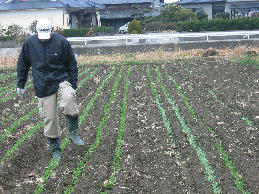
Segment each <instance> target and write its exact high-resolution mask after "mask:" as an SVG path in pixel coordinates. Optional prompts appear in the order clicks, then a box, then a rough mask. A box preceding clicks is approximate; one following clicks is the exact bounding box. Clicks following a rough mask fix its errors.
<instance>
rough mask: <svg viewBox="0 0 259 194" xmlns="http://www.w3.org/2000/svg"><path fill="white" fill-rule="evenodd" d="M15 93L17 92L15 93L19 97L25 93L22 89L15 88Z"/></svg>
mask: <svg viewBox="0 0 259 194" xmlns="http://www.w3.org/2000/svg"><path fill="white" fill-rule="evenodd" d="M16 91H17V93H18V95H19V96H23V94H24V92H25V90H24V89H22V88H17V89H16Z"/></svg>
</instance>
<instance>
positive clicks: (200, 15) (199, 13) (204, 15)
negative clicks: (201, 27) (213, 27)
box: [195, 10, 208, 20]
mask: <svg viewBox="0 0 259 194" xmlns="http://www.w3.org/2000/svg"><path fill="white" fill-rule="evenodd" d="M195 15H196V17H197V18H198V19H199V20H207V19H208V14H207V13H206V12H205V11H204V10H200V11H197V12H195Z"/></svg>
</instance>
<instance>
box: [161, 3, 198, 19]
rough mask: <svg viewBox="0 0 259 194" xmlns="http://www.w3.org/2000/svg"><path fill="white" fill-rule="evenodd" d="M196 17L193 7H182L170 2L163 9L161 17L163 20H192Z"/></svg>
mask: <svg viewBox="0 0 259 194" xmlns="http://www.w3.org/2000/svg"><path fill="white" fill-rule="evenodd" d="M194 17H195V14H194V12H193V11H192V10H191V9H187V8H182V7H181V6H178V5H176V4H169V5H168V6H166V8H165V9H164V10H162V11H161V14H160V18H161V21H163V22H179V21H186V20H192V19H193V18H194Z"/></svg>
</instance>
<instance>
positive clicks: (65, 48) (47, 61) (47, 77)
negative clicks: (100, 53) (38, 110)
mask: <svg viewBox="0 0 259 194" xmlns="http://www.w3.org/2000/svg"><path fill="white" fill-rule="evenodd" d="M30 68H31V69H32V77H33V84H34V89H35V94H36V96H37V97H39V98H43V97H46V96H50V95H52V94H54V93H56V92H57V91H58V85H59V84H60V83H61V82H63V81H65V80H66V81H68V82H70V84H71V85H72V87H73V88H74V89H76V87H77V79H78V69H77V62H76V60H75V56H74V54H73V51H72V48H71V45H70V44H69V42H68V41H67V39H66V38H65V37H63V36H61V35H58V34H52V35H51V38H50V40H49V41H48V42H42V41H40V40H39V39H38V36H37V35H33V36H31V37H29V38H28V39H26V41H25V43H24V44H23V47H22V50H21V53H20V56H19V60H18V63H17V68H16V70H17V88H24V86H25V83H26V81H27V77H28V72H29V70H30Z"/></svg>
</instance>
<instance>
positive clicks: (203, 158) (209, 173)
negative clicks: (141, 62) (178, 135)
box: [147, 66, 222, 193]
mask: <svg viewBox="0 0 259 194" xmlns="http://www.w3.org/2000/svg"><path fill="white" fill-rule="evenodd" d="M147 74H148V79H149V82H150V88H153V91H156V89H155V87H154V81H153V78H152V76H151V73H150V68H149V66H148V68H147ZM157 84H158V85H159V87H160V89H161V90H162V92H163V94H164V96H165V97H166V99H167V101H168V102H169V103H170V104H171V106H172V109H173V111H174V113H175V115H176V118H177V119H178V121H179V123H180V125H181V127H182V129H183V132H184V133H185V134H186V135H187V140H188V142H189V143H190V145H191V147H192V148H193V149H194V150H195V151H196V154H197V156H198V159H199V160H200V163H201V166H202V167H203V169H204V173H205V175H206V179H207V180H208V181H209V182H210V184H211V186H212V191H213V192H214V193H222V191H221V187H220V185H219V183H218V182H217V180H216V176H215V171H214V169H213V168H212V166H211V165H210V164H209V161H208V157H207V155H206V153H205V152H204V151H203V149H202V148H201V147H200V146H199V145H198V143H197V140H196V138H195V136H194V135H193V134H192V132H191V130H190V128H189V127H188V126H187V125H186V123H185V121H184V119H183V117H182V115H181V114H180V111H179V108H178V105H177V104H176V102H175V100H174V99H173V98H171V97H170V95H169V93H168V91H167V89H166V88H165V87H164V86H163V85H162V83H161V80H160V77H159V76H158V77H157ZM151 90H152V89H151Z"/></svg>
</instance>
